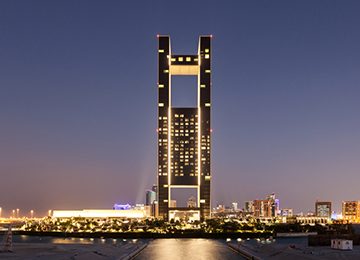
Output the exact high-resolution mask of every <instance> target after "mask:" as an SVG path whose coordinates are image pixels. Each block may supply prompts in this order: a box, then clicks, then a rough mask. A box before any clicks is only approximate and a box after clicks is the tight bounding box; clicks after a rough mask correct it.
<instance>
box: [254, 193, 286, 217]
mask: <svg viewBox="0 0 360 260" xmlns="http://www.w3.org/2000/svg"><path fill="white" fill-rule="evenodd" d="M253 213H254V217H256V218H274V217H277V216H278V215H279V214H280V202H279V200H278V199H276V198H275V194H274V193H273V194H270V195H269V196H267V197H266V199H265V200H254V201H253Z"/></svg>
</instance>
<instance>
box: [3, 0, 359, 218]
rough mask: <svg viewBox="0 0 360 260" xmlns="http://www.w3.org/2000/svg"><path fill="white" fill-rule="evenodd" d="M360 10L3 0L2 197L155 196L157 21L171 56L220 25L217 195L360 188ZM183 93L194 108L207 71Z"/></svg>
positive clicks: (8, 200)
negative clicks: (150, 192)
mask: <svg viewBox="0 0 360 260" xmlns="http://www.w3.org/2000/svg"><path fill="white" fill-rule="evenodd" d="M220 3H221V4H220ZM359 14H360V2H359V1H340V0H339V1H331V0H323V1H320V0H319V1H313V0H309V1H304V0H301V1H300V0H299V1H289V0H284V1H1V2H0V176H1V177H0V207H2V208H3V212H4V211H5V212H6V211H9V210H11V209H15V208H20V209H21V211H22V213H23V214H26V213H25V212H27V211H29V210H30V209H35V210H36V211H37V212H45V211H47V210H48V209H83V208H111V207H112V205H113V204H114V203H131V204H134V203H143V202H144V200H145V190H146V189H149V188H151V186H152V184H154V183H156V164H157V154H156V153H157V145H156V140H157V134H156V127H157V120H156V119H157V85H156V84H157V38H156V35H157V34H168V35H170V37H171V45H172V52H173V53H175V54H196V52H197V43H198V37H199V35H203V34H212V35H213V42H212V44H213V45H212V47H213V54H212V75H213V78H212V128H213V136H212V138H213V139H212V175H213V178H212V206H215V205H216V204H217V203H225V204H230V203H231V202H232V201H237V202H239V206H240V207H243V203H244V201H246V200H252V199H260V198H263V197H265V196H266V195H267V194H269V193H272V192H275V193H276V194H277V196H278V197H279V199H280V206H281V207H290V208H294V210H295V212H299V211H304V212H307V211H308V210H314V204H315V201H316V200H317V199H319V200H326V201H332V202H333V203H334V206H335V209H336V210H339V209H340V203H341V201H342V200H360V190H359V183H360V29H359V28H360V15H359ZM187 85H188V86H187ZM189 86H190V87H189ZM173 93H176V95H175V97H174V103H175V104H179V105H180V106H181V105H185V106H188V105H192V103H193V100H194V97H195V96H194V95H195V94H196V79H195V78H191V77H189V78H185V79H175V80H174V92H173ZM188 95H189V96H190V98H187V96H188ZM194 102H195V101H194Z"/></svg>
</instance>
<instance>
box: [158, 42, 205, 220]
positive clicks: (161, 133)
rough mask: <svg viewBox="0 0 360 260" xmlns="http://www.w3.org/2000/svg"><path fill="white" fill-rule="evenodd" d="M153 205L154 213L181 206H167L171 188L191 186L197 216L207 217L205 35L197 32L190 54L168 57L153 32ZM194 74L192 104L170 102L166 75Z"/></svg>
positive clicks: (163, 214) (168, 50) (164, 45)
mask: <svg viewBox="0 0 360 260" xmlns="http://www.w3.org/2000/svg"><path fill="white" fill-rule="evenodd" d="M158 42H159V47H158V66H159V67H158V69H159V72H158V73H159V74H158V203H159V216H160V217H163V218H165V219H168V218H169V211H171V210H172V211H181V210H186V209H184V208H176V207H172V205H171V201H172V198H171V190H172V189H178V188H195V189H196V190H197V198H196V200H197V203H196V205H197V208H195V209H194V208H192V210H198V211H199V213H200V217H201V218H202V219H204V218H206V217H209V216H210V180H211V169H210V155H211V150H210V140H211V138H210V135H211V128H210V110H211V99H210V89H211V36H200V39H199V47H198V53H197V54H196V55H173V54H172V53H171V48H170V37H169V36H158ZM182 75H194V76H197V78H198V86H197V93H198V99H197V100H198V101H197V107H191V108H181V107H173V106H172V104H171V77H172V76H182Z"/></svg>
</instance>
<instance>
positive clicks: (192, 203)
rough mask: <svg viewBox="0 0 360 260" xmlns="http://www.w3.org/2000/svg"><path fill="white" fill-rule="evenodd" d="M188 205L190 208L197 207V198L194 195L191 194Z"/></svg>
mask: <svg viewBox="0 0 360 260" xmlns="http://www.w3.org/2000/svg"><path fill="white" fill-rule="evenodd" d="M187 207H188V208H196V198H195V197H194V196H191V197H190V198H189V199H188V201H187Z"/></svg>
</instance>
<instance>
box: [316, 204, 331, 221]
mask: <svg viewBox="0 0 360 260" xmlns="http://www.w3.org/2000/svg"><path fill="white" fill-rule="evenodd" d="M315 216H316V217H326V218H331V202H330V201H316V202H315Z"/></svg>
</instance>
